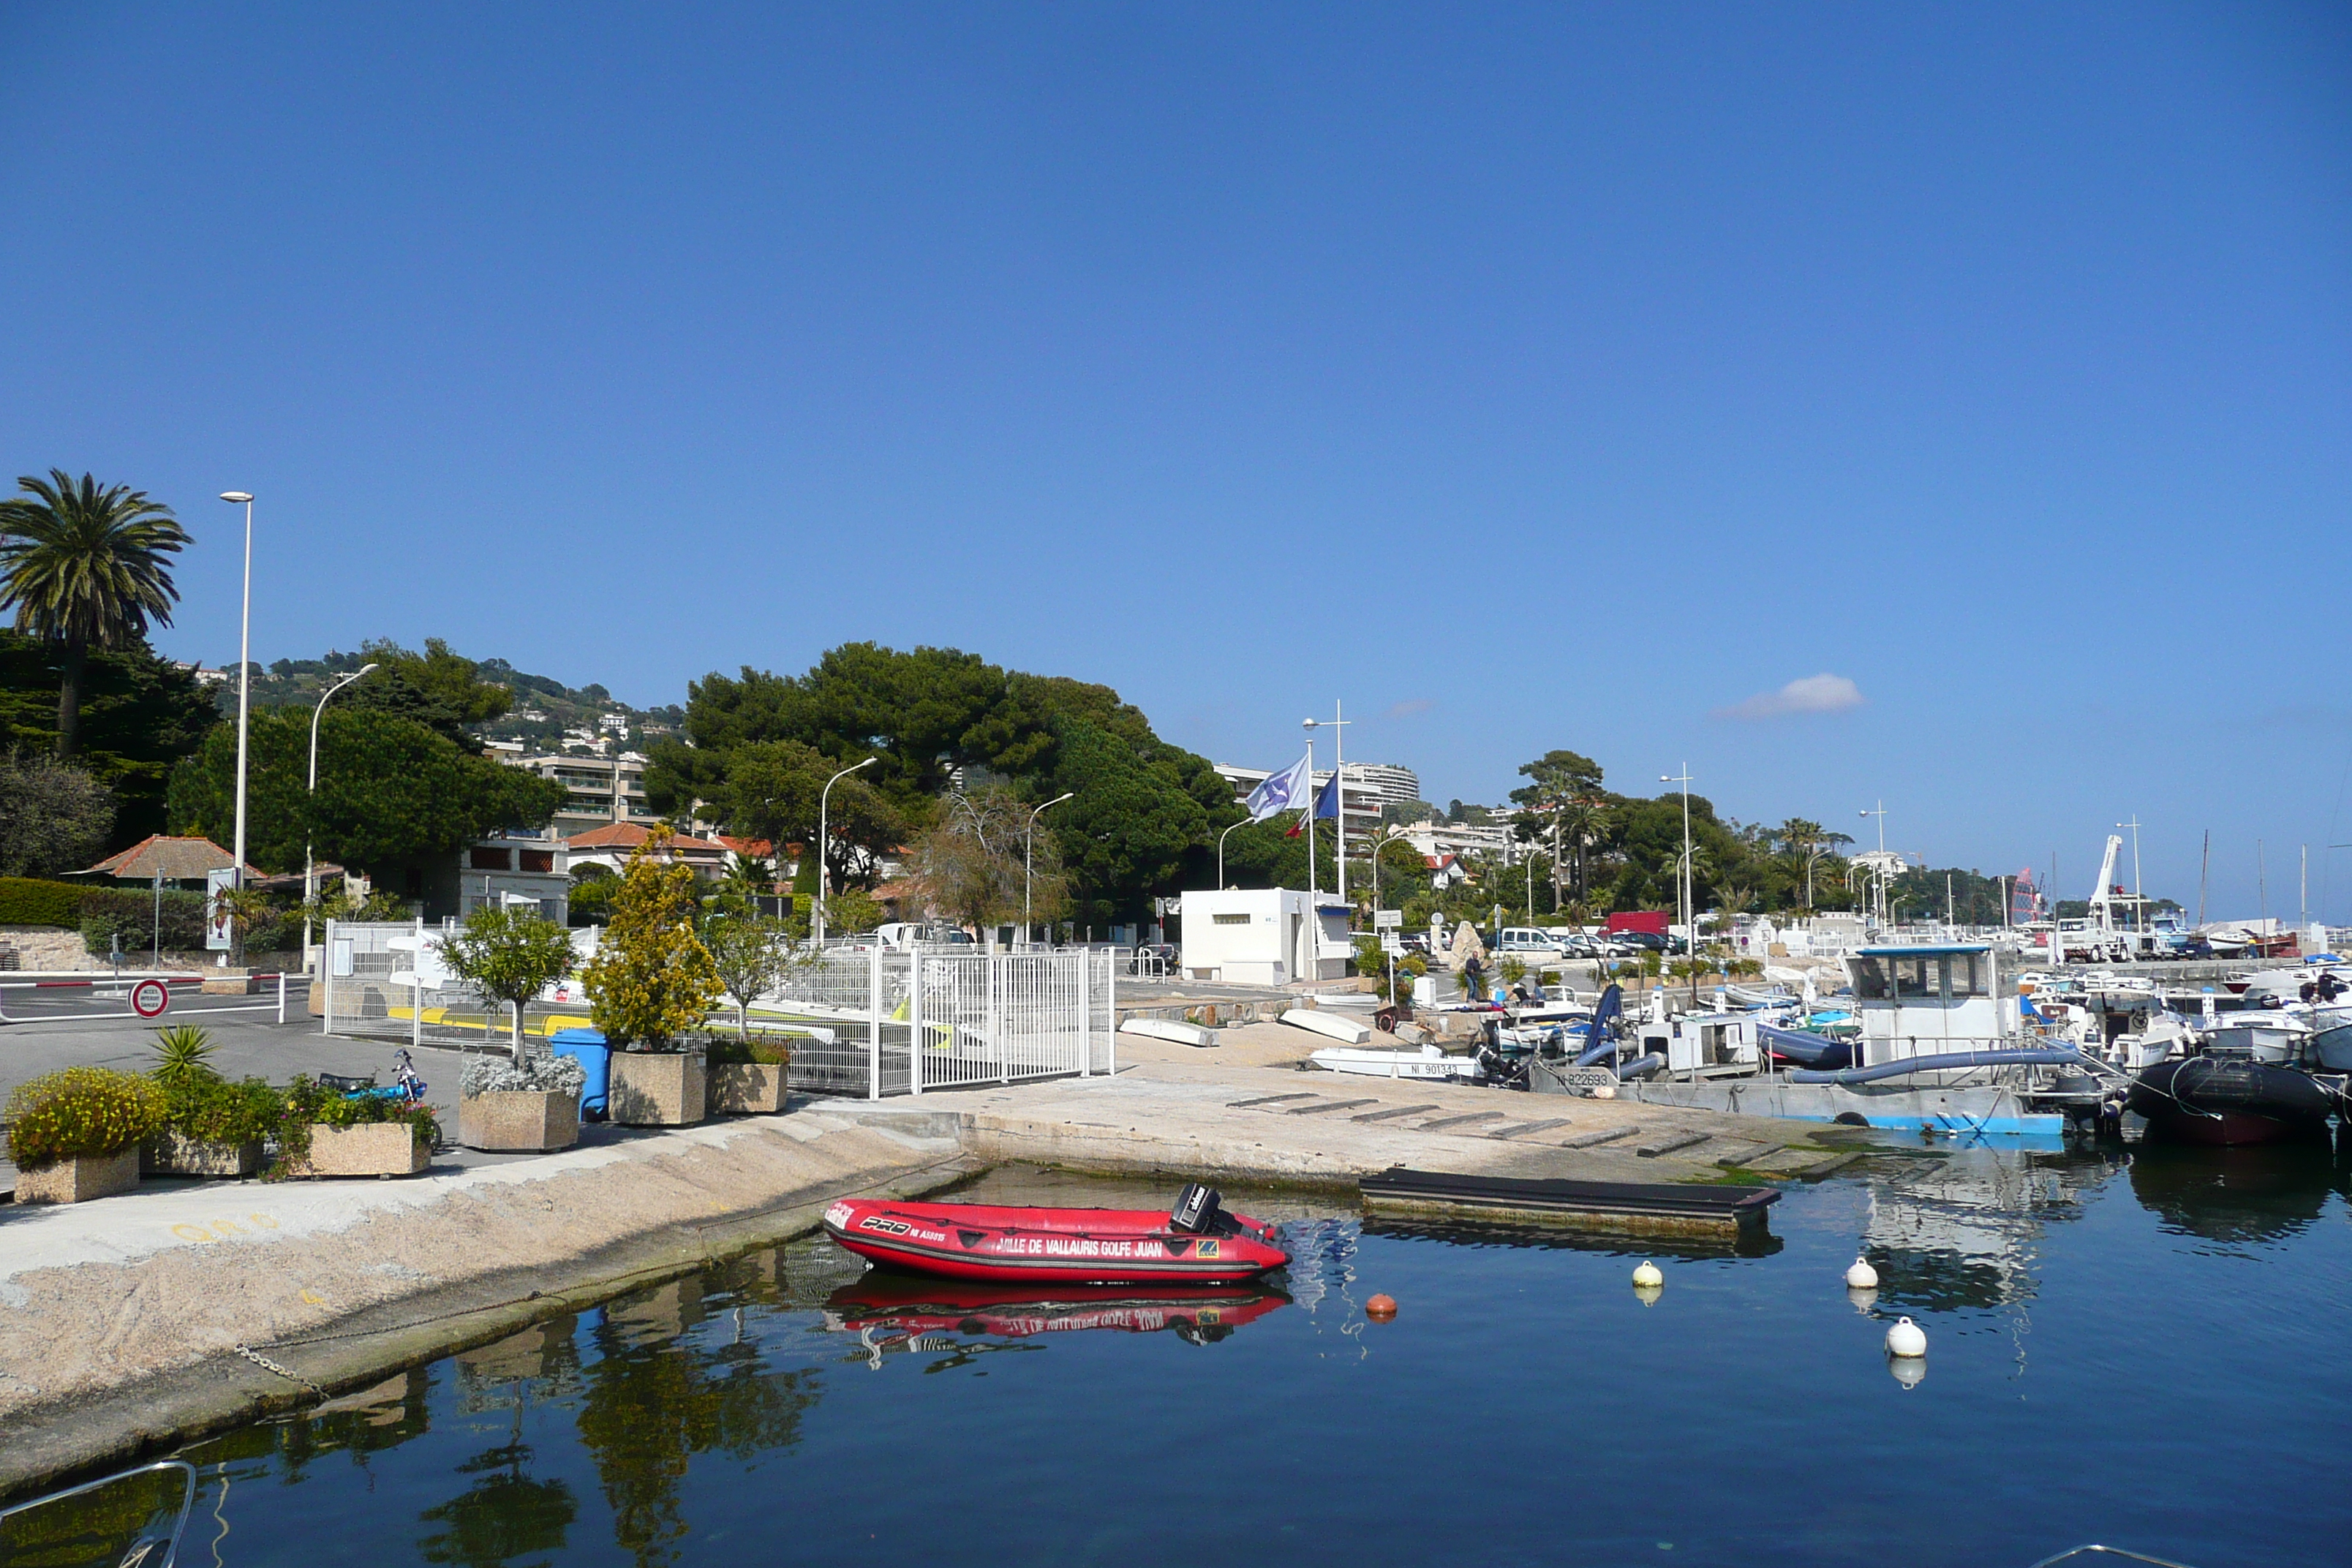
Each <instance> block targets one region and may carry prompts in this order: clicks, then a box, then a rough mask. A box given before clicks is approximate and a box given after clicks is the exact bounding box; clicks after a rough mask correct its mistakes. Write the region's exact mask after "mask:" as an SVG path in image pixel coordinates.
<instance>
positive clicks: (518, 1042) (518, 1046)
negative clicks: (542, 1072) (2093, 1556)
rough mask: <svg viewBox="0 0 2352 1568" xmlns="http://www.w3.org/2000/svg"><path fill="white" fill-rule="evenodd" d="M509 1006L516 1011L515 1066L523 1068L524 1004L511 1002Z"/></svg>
mask: <svg viewBox="0 0 2352 1568" xmlns="http://www.w3.org/2000/svg"><path fill="white" fill-rule="evenodd" d="M507 1005H508V1006H509V1007H511V1008H513V1009H514V1059H515V1066H517V1067H520V1066H522V1004H521V1003H520V1002H509V1003H508V1004H507Z"/></svg>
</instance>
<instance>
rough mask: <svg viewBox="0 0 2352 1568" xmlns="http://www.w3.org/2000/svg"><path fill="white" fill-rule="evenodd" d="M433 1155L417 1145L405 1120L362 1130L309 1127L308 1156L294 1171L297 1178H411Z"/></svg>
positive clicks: (378, 1123)
mask: <svg viewBox="0 0 2352 1568" xmlns="http://www.w3.org/2000/svg"><path fill="white" fill-rule="evenodd" d="M430 1153H431V1151H430V1150H428V1149H426V1148H425V1146H424V1145H423V1144H422V1143H420V1142H417V1140H416V1137H415V1133H413V1132H412V1131H410V1130H409V1126H408V1123H407V1122H405V1121H377V1122H373V1123H370V1124H369V1125H367V1126H364V1127H330V1126H328V1125H327V1124H326V1123H324V1122H317V1121H314V1122H312V1123H311V1124H310V1158H309V1159H307V1160H304V1161H302V1162H301V1163H299V1164H298V1165H296V1166H295V1167H294V1168H293V1172H292V1173H293V1174H295V1175H297V1176H413V1175H415V1173H417V1172H419V1171H421V1170H423V1169H425V1160H426V1158H427V1157H428V1156H429V1155H430Z"/></svg>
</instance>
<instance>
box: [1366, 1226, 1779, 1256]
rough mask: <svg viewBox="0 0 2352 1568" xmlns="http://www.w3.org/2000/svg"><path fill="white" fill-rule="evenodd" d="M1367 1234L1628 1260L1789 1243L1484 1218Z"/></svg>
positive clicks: (1751, 1235) (1742, 1234)
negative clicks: (1633, 1233)
mask: <svg viewBox="0 0 2352 1568" xmlns="http://www.w3.org/2000/svg"><path fill="white" fill-rule="evenodd" d="M1363 1232H1364V1234H1365V1235H1366V1236H1383V1237H1409V1238H1412V1239H1413V1240H1417V1241H1436V1242H1443V1243H1444V1244H1445V1245H1447V1246H1449V1247H1544V1248H1550V1249H1554V1250H1559V1251H1567V1252H1606V1253H1612V1254H1618V1255H1622V1256H1626V1257H1633V1256H1639V1257H1642V1258H1683V1259H1685V1260H1686V1261H1696V1260H1701V1259H1706V1258H1769V1257H1771V1256H1772V1255H1773V1254H1775V1253H1777V1252H1779V1251H1780V1249H1781V1247H1783V1246H1784V1245H1785V1243H1783V1242H1782V1241H1781V1239H1780V1237H1777V1236H1774V1235H1773V1234H1772V1233H1771V1232H1770V1231H1769V1229H1766V1228H1764V1227H1762V1226H1741V1227H1740V1229H1739V1231H1738V1234H1737V1235H1736V1236H1720V1237H1717V1236H1629V1235H1625V1234H1622V1233H1621V1232H1616V1231H1601V1230H1574V1229H1570V1228H1569V1227H1567V1226H1561V1225H1528V1224H1524V1223H1522V1224H1513V1223H1511V1222H1509V1221H1498V1220H1484V1219H1468V1218H1465V1219H1446V1220H1433V1219H1416V1218H1408V1217H1404V1216H1402V1215H1370V1216H1367V1217H1366V1218H1365V1220H1364V1222H1363Z"/></svg>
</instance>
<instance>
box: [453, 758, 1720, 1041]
mask: <svg viewBox="0 0 2352 1568" xmlns="http://www.w3.org/2000/svg"><path fill="white" fill-rule="evenodd" d="M1683 772H1685V773H1688V772H1690V770H1689V769H1688V768H1685V769H1684V770H1683ZM409 978H410V979H411V980H414V981H415V982H416V994H415V1006H413V1007H411V1008H409V1010H408V1043H409V1044H410V1045H411V1046H413V1047H417V1048H419V1049H422V1048H423V1047H424V1045H425V917H424V916H423V915H419V916H417V917H416V968H415V971H414V972H412V973H410V975H409ZM444 1016H445V1017H446V1014H445V1015H444ZM485 1016H488V1015H487V1014H485Z"/></svg>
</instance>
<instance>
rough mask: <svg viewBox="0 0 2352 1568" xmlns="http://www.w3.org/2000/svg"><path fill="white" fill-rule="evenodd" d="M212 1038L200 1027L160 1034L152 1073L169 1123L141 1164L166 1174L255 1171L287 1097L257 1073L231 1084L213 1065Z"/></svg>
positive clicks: (179, 1026)
mask: <svg viewBox="0 0 2352 1568" xmlns="http://www.w3.org/2000/svg"><path fill="white" fill-rule="evenodd" d="M212 1054H213V1046H212V1036H211V1034H210V1033H209V1032H208V1031H206V1030H204V1029H201V1028H198V1027H197V1026H194V1024H174V1025H172V1026H167V1027H164V1028H161V1029H158V1030H156V1031H155V1065H154V1066H153V1067H152V1068H148V1069H147V1076H148V1077H149V1078H150V1079H153V1080H154V1083H155V1086H156V1087H157V1088H158V1089H161V1090H163V1108H164V1110H163V1127H162V1128H161V1129H159V1130H158V1131H157V1132H156V1133H155V1135H154V1136H153V1137H152V1138H150V1139H149V1140H148V1141H147V1142H146V1144H145V1145H144V1147H143V1148H142V1150H141V1152H140V1169H141V1170H142V1172H144V1173H147V1174H149V1175H163V1176H249V1175H252V1174H253V1173H255V1172H256V1171H257V1170H259V1169H260V1168H261V1146H262V1141H263V1140H264V1139H266V1138H268V1136H269V1135H270V1134H271V1133H272V1132H274V1131H277V1130H278V1118H279V1117H280V1116H281V1115H282V1114H283V1113H284V1110H285V1100H284V1097H283V1096H281V1095H280V1094H279V1093H278V1091H277V1090H276V1089H272V1088H270V1087H269V1085H268V1084H267V1083H265V1082H263V1081H262V1080H261V1079H257V1078H249V1079H246V1080H245V1081H244V1082H243V1083H230V1082H229V1081H227V1080H226V1079H224V1078H222V1077H221V1076H220V1074H219V1073H217V1072H215V1071H214V1070H213V1067H212V1062H211V1059H210V1058H211V1057H212Z"/></svg>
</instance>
